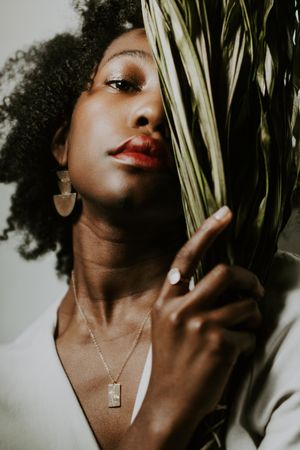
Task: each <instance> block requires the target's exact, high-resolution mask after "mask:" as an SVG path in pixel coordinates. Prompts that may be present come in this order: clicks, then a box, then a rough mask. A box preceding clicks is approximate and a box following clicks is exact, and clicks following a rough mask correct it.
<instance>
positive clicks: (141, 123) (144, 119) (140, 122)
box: [137, 116, 149, 127]
mask: <svg viewBox="0 0 300 450" xmlns="http://www.w3.org/2000/svg"><path fill="white" fill-rule="evenodd" d="M148 124H149V120H148V119H147V117H144V116H141V117H139V118H138V121H137V125H138V126H139V127H144V126H146V125H148Z"/></svg>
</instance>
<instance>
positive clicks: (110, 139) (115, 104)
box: [66, 29, 182, 221]
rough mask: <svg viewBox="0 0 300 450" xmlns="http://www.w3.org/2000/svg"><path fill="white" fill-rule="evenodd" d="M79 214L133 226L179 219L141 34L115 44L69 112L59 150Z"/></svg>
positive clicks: (156, 91)
mask: <svg viewBox="0 0 300 450" xmlns="http://www.w3.org/2000/svg"><path fill="white" fill-rule="evenodd" d="M66 150H67V158H68V168H69V171H70V176H71V180H72V184H73V186H74V188H75V190H76V191H78V192H79V193H80V195H81V197H82V200H83V211H84V208H92V209H93V211H110V212H111V213H114V212H115V213H117V214H118V213H120V209H121V210H122V215H125V216H123V217H124V218H125V217H126V213H128V218H129V217H131V218H132V219H133V220H134V221H136V220H149V219H154V218H156V219H157V220H158V221H174V219H176V218H178V217H180V216H181V215H182V209H181V201H180V189H179V182H178V179H177V175H176V170H175V165H174V160H173V156H172V151H171V148H170V144H169V142H168V140H167V126H166V118H165V115H164V110H163V105H162V100H161V94H160V88H159V79H158V74H157V69H156V66H155V63H154V60H153V58H152V55H151V51H150V48H149V45H148V42H147V38H146V35H145V32H144V30H143V29H135V30H132V31H130V32H127V33H125V34H123V35H122V36H120V37H119V38H117V39H115V40H114V41H113V42H112V44H111V45H110V46H109V47H108V49H107V50H106V52H105V54H104V56H103V58H102V60H101V62H100V65H99V67H98V70H97V73H96V75H95V77H94V82H93V85H92V86H91V88H90V89H89V90H88V91H85V92H83V93H82V94H81V96H80V97H79V99H78V102H77V104H76V106H75V109H74V112H73V116H72V120H71V125H70V130H69V134H68V139H67V144H66Z"/></svg>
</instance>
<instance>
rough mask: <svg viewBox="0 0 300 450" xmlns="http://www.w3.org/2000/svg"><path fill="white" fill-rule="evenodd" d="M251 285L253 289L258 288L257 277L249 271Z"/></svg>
mask: <svg viewBox="0 0 300 450" xmlns="http://www.w3.org/2000/svg"><path fill="white" fill-rule="evenodd" d="M251 285H252V287H253V290H259V289H260V281H259V279H258V277H257V276H256V275H255V273H253V272H251Z"/></svg>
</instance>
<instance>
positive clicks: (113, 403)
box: [71, 271, 152, 408]
mask: <svg viewBox="0 0 300 450" xmlns="http://www.w3.org/2000/svg"><path fill="white" fill-rule="evenodd" d="M71 277H72V287H73V294H74V300H75V303H76V306H77V308H78V311H79V314H80V316H81V318H82V319H83V321H84V322H85V324H86V326H87V329H88V332H89V335H90V338H91V340H92V342H93V344H94V345H95V347H96V349H97V353H98V355H99V357H100V359H101V361H102V363H103V366H104V368H105V370H106V372H107V375H108V376H109V378H110V380H111V383H109V384H108V386H107V394H108V407H109V408H120V407H121V384H120V383H119V379H120V377H121V375H122V373H123V370H124V368H125V366H126V364H127V362H128V360H129V359H130V357H131V355H132V353H133V352H134V350H135V349H136V347H137V345H138V343H139V340H140V337H141V335H142V332H143V329H144V326H145V324H146V322H147V320H148V319H149V317H150V314H151V311H152V306H151V308H150V309H149V311H148V312H147V314H146V315H145V317H144V319H143V321H142V323H141V325H140V327H139V329H138V332H137V334H136V336H135V338H134V341H133V343H132V346H131V347H130V349H129V351H128V353H127V355H126V358H125V360H124V362H123V364H122V365H121V367H120V369H119V372H118V374H117V376H116V377H114V376H113V374H112V372H111V369H110V367H109V365H108V364H107V362H106V360H105V358H104V355H103V352H102V350H101V347H100V345H99V343H98V341H97V339H96V336H95V334H94V332H93V331H92V329H91V327H90V324H89V321H88V319H87V317H86V315H85V312H84V310H83V308H82V306H80V303H79V301H78V297H77V291H76V284H75V275H74V271H72V274H71Z"/></svg>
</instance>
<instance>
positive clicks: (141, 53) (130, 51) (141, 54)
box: [105, 49, 153, 64]
mask: <svg viewBox="0 0 300 450" xmlns="http://www.w3.org/2000/svg"><path fill="white" fill-rule="evenodd" d="M121 56H134V57H136V58H140V59H143V60H146V59H147V60H151V61H153V57H152V55H151V53H148V52H145V51H144V50H138V49H136V50H135V49H128V50H122V51H121V52H118V53H114V54H113V55H111V56H110V57H109V58H107V60H106V61H105V64H106V63H108V62H109V61H111V60H112V59H115V58H120V57H121Z"/></svg>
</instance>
